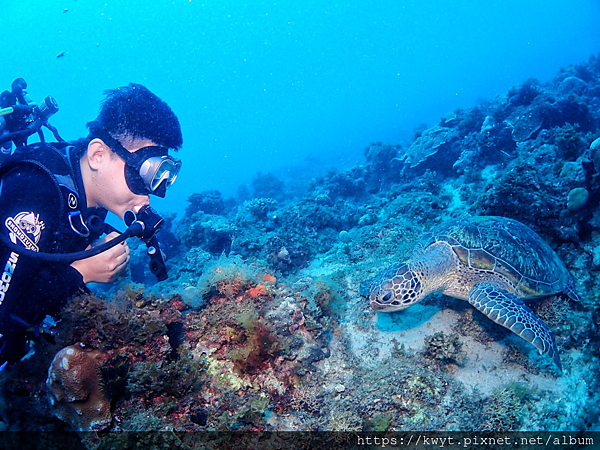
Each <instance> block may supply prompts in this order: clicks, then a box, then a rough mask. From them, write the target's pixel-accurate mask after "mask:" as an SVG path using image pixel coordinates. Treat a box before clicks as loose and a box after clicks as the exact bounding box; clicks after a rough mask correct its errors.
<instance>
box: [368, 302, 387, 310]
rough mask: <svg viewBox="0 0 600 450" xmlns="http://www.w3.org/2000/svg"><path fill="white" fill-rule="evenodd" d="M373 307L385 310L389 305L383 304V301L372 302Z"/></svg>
mask: <svg viewBox="0 0 600 450" xmlns="http://www.w3.org/2000/svg"><path fill="white" fill-rule="evenodd" d="M371 308H373V309H374V310H375V311H383V310H384V309H386V308H387V307H386V305H382V304H381V303H377V302H371Z"/></svg>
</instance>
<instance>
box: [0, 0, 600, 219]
mask: <svg viewBox="0 0 600 450" xmlns="http://www.w3.org/2000/svg"><path fill="white" fill-rule="evenodd" d="M2 11H3V15H4V17H5V20H4V21H3V45H2V48H3V50H2V54H3V61H4V64H3V68H2V71H1V74H0V88H2V89H5V88H8V87H9V86H10V83H11V81H12V80H13V79H14V78H16V77H24V78H25V79H26V80H27V82H28V83H29V93H30V95H31V97H32V98H34V99H41V98H43V97H44V96H46V95H48V94H50V95H52V96H54V97H55V98H56V100H57V101H58V102H59V105H60V108H61V110H60V112H59V113H58V114H57V115H56V116H55V118H54V119H53V121H52V122H53V124H54V125H56V126H57V127H58V129H59V130H60V132H61V133H62V135H63V136H64V137H65V138H67V139H74V138H77V137H80V136H82V135H84V134H85V128H84V125H85V122H86V121H88V120H91V119H92V118H94V117H95V115H96V113H97V111H98V104H99V102H100V100H101V98H102V91H103V90H104V89H108V88H113V87H116V86H119V85H123V84H126V83H128V82H130V81H135V82H139V83H143V84H145V85H147V86H148V87H149V88H150V89H151V90H153V91H154V92H155V93H157V94H158V95H159V96H160V97H162V98H163V99H164V100H166V101H167V102H168V103H169V104H170V105H171V107H172V108H173V110H174V111H175V112H176V113H177V114H178V116H179V118H180V120H181V123H182V126H183V131H184V139H185V143H184V148H183V150H182V152H181V154H180V157H181V158H182V159H183V161H184V169H183V171H182V173H181V178H180V180H179V181H178V183H176V185H174V187H173V188H172V190H171V192H170V194H169V196H168V197H167V199H165V200H162V201H158V202H156V203H155V204H156V205H158V208H159V209H160V210H162V211H182V209H183V208H185V206H186V199H187V197H188V196H189V195H190V194H191V193H193V192H199V191H202V190H206V189H218V190H220V191H222V192H223V193H225V194H229V195H233V194H235V192H236V189H237V187H238V186H239V185H240V184H244V183H249V182H250V181H251V180H252V179H253V178H254V176H255V174H256V173H257V172H258V171H262V172H269V171H270V172H274V173H277V174H278V175H279V176H281V177H288V176H289V177H293V176H295V175H296V174H297V173H298V172H299V169H298V168H299V167H305V168H306V167H309V168H311V169H314V170H315V171H316V169H317V167H318V166H323V167H331V166H334V167H339V168H346V167H348V166H350V165H352V164H355V163H357V162H360V161H361V160H362V158H363V155H362V153H363V149H364V148H365V147H366V146H367V145H368V144H369V143H371V142H373V141H384V142H391V143H401V142H404V143H409V142H410V140H411V139H412V136H413V133H414V129H415V128H416V127H418V126H419V125H420V124H427V125H432V124H434V123H436V122H437V121H438V120H439V118H440V117H441V116H443V115H444V114H445V113H447V112H448V111H451V110H454V109H456V108H468V107H471V106H473V105H474V104H476V103H478V102H479V101H481V100H483V99H492V98H493V97H495V96H496V95H497V94H500V93H502V92H504V91H505V90H507V89H508V88H509V87H510V86H512V85H514V84H515V83H518V82H521V81H524V80H526V79H528V78H531V77H535V78H537V79H539V80H541V81H547V80H549V79H550V78H551V77H552V76H553V75H555V73H556V72H557V70H558V69H559V68H560V67H562V66H565V65H567V64H573V63H579V62H583V61H585V60H587V59H588V57H589V56H590V55H592V54H594V53H597V52H598V51H600V27H598V19H599V18H600V2H598V1H597V0H580V1H578V2H576V3H569V4H567V3H566V2H563V1H557V0H544V1H542V0H531V1H527V2H523V1H516V0H505V1H498V0H496V1H486V2H480V1H475V0H471V1H454V2H447V1H441V0H428V1H399V0H397V1H376V2H362V1H361V2H358V1H345V2H329V1H315V0H303V1H296V0H288V1H285V2H273V1H269V2H266V1H258V0H251V1H243V2H242V1H231V0H230V1H223V0H221V1H196V0H174V1H157V0H146V1H143V2H142V1H139V0H137V1H129V2H117V1H114V0H102V1H100V0H64V1H54V0H53V1H44V2H42V1H39V0H38V1H34V0H23V1H19V2H4V4H3V5H2ZM159 200H160V199H159Z"/></svg>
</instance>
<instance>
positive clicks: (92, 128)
mask: <svg viewBox="0 0 600 450" xmlns="http://www.w3.org/2000/svg"><path fill="white" fill-rule="evenodd" d="M26 87H27V85H26V83H25V81H24V80H23V79H17V80H15V82H14V83H13V85H12V90H11V91H5V92H3V93H2V94H1V95H0V108H2V109H0V119H1V120H0V151H1V155H0V158H1V159H0V270H3V274H2V275H1V278H0V370H1V369H3V368H4V367H5V365H6V364H7V363H13V362H16V361H18V360H20V359H21V358H22V357H24V356H25V355H27V353H28V352H30V349H31V345H32V344H31V343H32V341H33V340H34V339H35V338H36V337H38V336H40V334H42V335H43V334H44V333H50V332H51V330H49V329H48V327H47V319H46V318H47V316H56V315H57V314H58V313H59V312H60V309H61V307H62V306H64V305H65V304H66V302H67V300H68V299H69V298H71V297H72V296H74V295H76V294H83V293H89V292H90V291H89V290H88V289H87V287H86V284H87V283H91V282H95V283H109V282H112V281H114V280H115V279H116V278H117V277H118V276H119V275H120V274H122V273H123V272H124V271H125V270H126V268H127V267H128V263H129V248H128V246H127V242H126V239H127V238H128V237H131V236H137V237H140V238H141V239H142V240H143V241H144V242H145V243H146V245H147V246H148V254H149V256H150V269H151V271H152V272H153V273H154V274H155V275H156V277H157V278H158V279H159V280H164V279H166V278H167V273H166V268H165V264H164V259H163V256H162V252H161V251H160V247H159V244H158V240H157V237H156V234H157V233H158V231H159V230H160V228H161V227H162V225H163V220H162V218H161V217H160V216H159V215H158V214H157V213H156V212H155V211H154V210H153V209H152V208H151V207H150V200H149V196H150V195H156V196H159V197H164V196H165V194H166V190H167V188H168V187H169V186H171V185H172V184H173V182H174V181H175V179H176V177H177V174H178V172H179V169H180V168H181V162H180V161H179V160H177V159H175V158H173V157H172V156H171V155H169V151H176V150H178V149H180V148H181V145H182V143H183V139H182V134H181V127H180V124H179V120H178V119H177V117H176V116H175V114H174V113H173V111H172V110H171V108H170V107H169V106H168V105H167V104H166V103H165V102H163V101H162V100H161V99H160V98H158V97H157V96H156V95H155V94H153V93H152V92H150V91H149V90H148V89H147V88H146V87H144V86H142V85H140V84H134V83H130V84H129V85H128V86H124V87H120V88H117V89H113V90H108V91H106V92H105V99H104V101H103V102H102V104H101V108H100V113H99V115H98V117H97V118H96V119H95V120H93V121H91V122H89V123H88V124H87V127H88V130H89V134H88V136H87V137H86V138H83V139H80V140H78V141H76V142H74V143H69V142H66V141H64V140H63V139H62V138H61V137H60V136H59V134H58V132H57V131H56V128H54V127H52V126H51V125H50V124H49V122H48V118H49V117H50V116H51V115H52V114H54V113H55V112H56V111H57V110H58V107H57V105H56V102H54V100H53V99H52V98H51V97H47V98H46V99H45V100H44V101H43V102H42V103H40V104H39V105H36V104H35V103H33V102H31V101H30V100H29V98H28V97H27V92H26V90H25V88H26ZM42 126H44V127H46V128H48V129H50V130H51V131H52V133H53V134H54V137H55V138H56V140H57V142H53V143H46V141H45V139H44V134H43V132H42V130H41V127H42ZM36 132H37V133H38V136H39V139H40V142H37V143H34V144H29V145H27V138H28V137H29V136H31V135H32V134H34V133H36ZM13 143H14V145H15V148H12V144H13ZM108 211H110V212H112V213H114V214H115V215H117V216H118V217H120V218H122V219H124V221H125V223H126V225H127V226H128V228H127V230H126V231H125V232H124V233H122V234H120V233H118V232H117V231H116V230H115V229H114V228H113V227H111V226H110V225H108V224H106V223H105V222H104V221H105V218H106V215H107V212H108ZM102 236H103V237H102ZM101 237H102V239H100V238H101ZM45 319H46V320H45Z"/></svg>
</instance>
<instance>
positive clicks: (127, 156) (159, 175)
mask: <svg viewBox="0 0 600 450" xmlns="http://www.w3.org/2000/svg"><path fill="white" fill-rule="evenodd" d="M105 142H106V143H107V144H108V145H109V146H110V148H111V150H113V151H114V152H115V153H116V154H117V155H119V157H120V158H121V159H122V160H123V161H125V181H126V182H127V186H128V187H129V189H130V190H131V192H133V193H134V194H138V195H148V194H152V195H156V196H158V197H161V198H162V197H164V196H165V195H166V191H167V188H168V187H170V186H171V185H172V184H173V183H174V182H175V180H176V179H177V175H178V174H179V170H180V169H181V161H180V160H178V159H175V158H173V157H172V156H170V155H169V150H168V149H167V148H165V147H160V146H156V145H151V146H148V147H142V148H140V149H139V150H137V151H135V152H130V151H129V150H127V149H126V148H125V147H123V146H122V145H121V143H120V142H119V141H117V140H116V139H113V138H109V139H106V140H105Z"/></svg>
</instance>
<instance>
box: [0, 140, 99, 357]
mask: <svg viewBox="0 0 600 450" xmlns="http://www.w3.org/2000/svg"><path fill="white" fill-rule="evenodd" d="M61 147H62V148H61ZM73 151H74V148H73V147H66V146H64V145H62V146H59V145H55V147H51V146H49V145H47V144H34V146H29V147H27V148H24V149H18V151H17V155H21V156H19V157H17V158H13V159H16V162H15V161H12V162H9V163H8V164H6V163H3V165H2V169H0V176H1V178H0V232H1V233H2V234H4V235H5V236H8V237H9V238H10V239H11V240H12V241H13V243H16V244H17V245H19V246H24V247H27V248H28V249H30V250H34V251H39V252H45V253H71V252H75V251H81V250H85V248H86V247H87V246H88V244H90V243H91V241H92V240H94V239H96V238H98V237H99V235H100V234H101V231H100V230H97V229H96V230H92V231H91V232H90V233H88V230H89V227H87V228H86V225H85V221H86V219H87V218H88V217H89V216H90V215H92V214H94V215H96V216H99V217H100V218H101V219H102V220H101V221H100V222H102V221H103V220H104V218H105V216H106V211H105V210H98V209H96V208H90V209H88V208H87V207H86V199H85V191H84V188H83V181H82V178H81V172H80V167H79V162H78V161H76V162H73V158H72V154H73ZM0 270H2V271H3V274H2V276H1V277H0V334H2V337H0V348H2V350H1V351H0V365H1V364H3V363H4V362H6V361H8V362H14V361H17V360H19V359H20V358H21V357H22V356H24V354H25V353H26V352H27V351H28V349H27V347H26V345H25V344H26V341H27V338H28V337H30V335H31V334H32V331H31V328H32V326H34V327H33V329H34V330H35V325H39V324H40V323H41V322H42V321H43V320H44V318H45V317H46V315H51V316H53V315H56V314H57V313H58V312H59V311H60V308H61V307H62V306H63V305H64V304H65V303H66V302H67V300H68V299H69V298H70V297H71V296H73V295H74V294H76V293H78V292H80V291H82V290H83V289H85V284H84V282H83V277H82V275H81V274H80V273H79V272H78V271H77V270H75V269H74V268H72V267H71V266H70V263H68V262H51V261H42V260H39V259H35V258H33V257H31V256H28V255H26V254H21V253H19V252H15V251H14V250H12V249H9V248H8V247H7V246H6V245H5V244H3V243H2V242H1V241H0Z"/></svg>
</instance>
